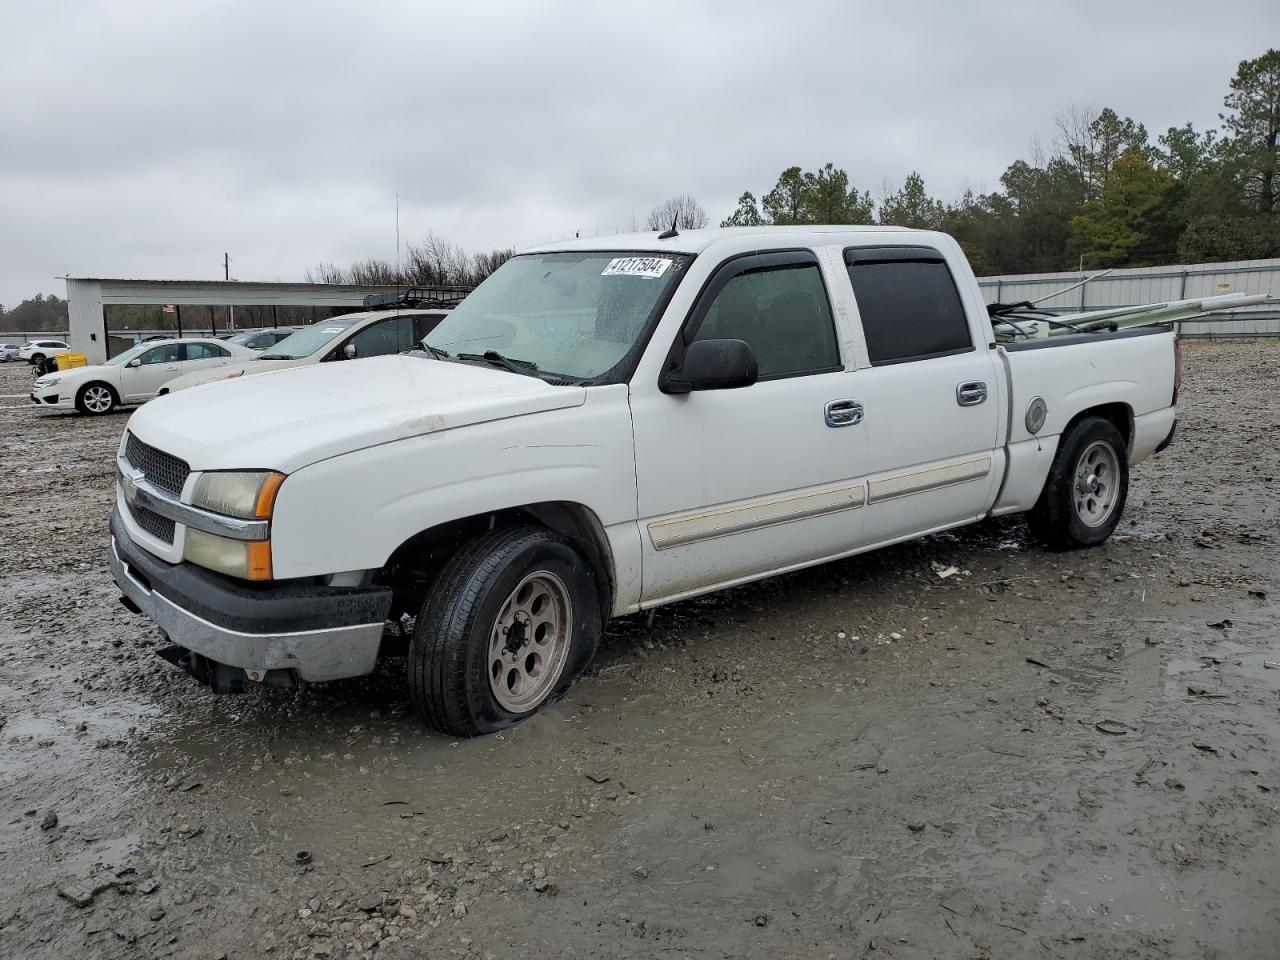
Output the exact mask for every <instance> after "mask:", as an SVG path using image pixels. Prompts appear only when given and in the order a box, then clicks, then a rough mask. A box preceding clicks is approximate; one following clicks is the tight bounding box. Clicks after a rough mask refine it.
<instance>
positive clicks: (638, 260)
mask: <svg viewBox="0 0 1280 960" xmlns="http://www.w3.org/2000/svg"><path fill="white" fill-rule="evenodd" d="M669 266H671V261H670V260H667V259H664V258H663V257H614V258H613V259H612V260H610V261H609V265H608V266H607V267H605V268H604V269H603V270H601V271H600V276H602V277H660V276H662V275H663V274H664V273H666V272H667V267H669Z"/></svg>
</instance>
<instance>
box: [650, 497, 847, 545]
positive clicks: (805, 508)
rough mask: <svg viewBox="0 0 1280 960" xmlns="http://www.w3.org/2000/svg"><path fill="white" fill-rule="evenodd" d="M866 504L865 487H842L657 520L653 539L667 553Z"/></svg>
mask: <svg viewBox="0 0 1280 960" xmlns="http://www.w3.org/2000/svg"><path fill="white" fill-rule="evenodd" d="M865 502H866V491H865V489H864V487H863V484H861V483H853V484H842V485H841V486H838V487H828V488H826V489H824V490H814V491H810V492H807V493H792V494H787V495H785V496H781V497H775V498H773V499H770V500H762V501H756V502H755V503H749V504H745V505H743V506H733V507H721V508H720V509H718V510H708V511H707V512H705V513H696V514H693V515H691V516H685V517H676V518H674V519H671V520H654V521H653V522H651V523H650V524H649V539H650V540H652V541H653V547H654V549H655V550H667V549H670V548H671V547H680V546H684V545H685V544H688V543H694V542H696V541H699V540H710V539H712V538H713V537H725V536H729V535H730V534H734V533H745V532H746V531H748V530H755V529H758V528H760V527H770V526H773V525H774V524H779V523H789V522H791V521H792V520H804V519H807V518H809V517H817V516H821V515H822V514H825V513H835V512H837V511H840V510H852V509H854V508H856V507H860V506H862V505H863V503H865Z"/></svg>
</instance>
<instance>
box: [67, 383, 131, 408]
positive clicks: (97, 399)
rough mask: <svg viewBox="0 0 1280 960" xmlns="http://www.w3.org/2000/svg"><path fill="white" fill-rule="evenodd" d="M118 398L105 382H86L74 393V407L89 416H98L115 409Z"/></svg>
mask: <svg viewBox="0 0 1280 960" xmlns="http://www.w3.org/2000/svg"><path fill="white" fill-rule="evenodd" d="M119 402H120V400H119V398H118V397H116V392H115V391H114V390H112V389H111V387H110V386H109V385H107V384H105V383H86V384H85V385H84V386H83V387H81V388H80V392H79V393H77V394H76V409H77V410H79V411H80V412H81V413H87V414H89V415H90V416H100V415H101V414H104V413H110V412H111V411H112V410H114V409H115V406H116V404H117V403H119Z"/></svg>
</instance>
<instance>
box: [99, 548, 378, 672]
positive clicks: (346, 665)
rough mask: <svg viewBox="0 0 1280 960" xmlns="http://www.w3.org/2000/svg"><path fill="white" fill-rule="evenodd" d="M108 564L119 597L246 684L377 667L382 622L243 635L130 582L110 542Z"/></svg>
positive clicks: (171, 636) (131, 578)
mask: <svg viewBox="0 0 1280 960" xmlns="http://www.w3.org/2000/svg"><path fill="white" fill-rule="evenodd" d="M107 563H108V566H109V567H110V569H111V576H112V577H113V578H115V582H116V585H117V586H118V587H119V588H120V592H121V593H123V594H124V595H125V596H126V597H128V598H129V600H130V601H131V602H132V603H133V604H134V605H135V606H137V608H138V609H139V610H140V611H141V612H142V613H143V614H144V615H146V616H147V617H149V618H150V619H151V620H152V621H154V622H155V624H156V625H157V626H158V627H160V629H161V630H163V631H164V632H165V633H166V634H168V635H169V639H170V640H172V641H173V642H174V643H176V644H179V645H180V646H183V647H186V648H187V649H188V650H192V651H194V652H195V653H198V654H200V655H201V656H204V657H207V658H209V659H210V660H214V661H216V662H218V663H223V664H228V665H230V666H233V667H240V668H242V669H243V670H244V671H245V673H246V674H247V675H248V677H249V679H250V680H262V679H263V678H264V677H265V676H266V672H267V671H268V670H293V671H296V672H297V675H298V676H299V677H301V678H302V679H303V680H307V681H311V682H319V681H323V680H338V679H341V678H343V677H358V676H363V675H364V674H366V673H369V672H370V671H372V670H373V668H374V665H375V663H376V662H377V659H378V648H379V646H380V645H381V643H382V628H383V622H382V621H381V620H380V621H378V622H377V623H364V624H357V625H354V626H343V627H333V628H328V629H321V630H301V631H298V632H274V633H243V632H240V631H238V630H232V629H229V628H227V627H222V626H218V625H217V624H215V623H210V622H209V621H208V620H205V619H204V618H202V617H199V616H196V615H195V614H194V613H192V612H190V611H189V610H185V609H183V608H182V607H180V606H178V605H177V604H176V603H174V602H173V601H172V600H170V599H168V598H167V597H164V596H162V595H161V594H160V593H159V592H158V591H156V590H154V589H152V588H151V587H150V586H149V585H148V584H146V583H144V582H143V581H142V580H141V579H139V578H138V577H136V576H134V573H133V572H132V570H131V569H130V566H129V564H128V563H127V562H126V561H125V560H124V559H122V558H121V556H120V551H119V550H118V549H117V547H116V538H115V537H114V536H113V537H112V538H111V549H110V552H109V554H108V557H107Z"/></svg>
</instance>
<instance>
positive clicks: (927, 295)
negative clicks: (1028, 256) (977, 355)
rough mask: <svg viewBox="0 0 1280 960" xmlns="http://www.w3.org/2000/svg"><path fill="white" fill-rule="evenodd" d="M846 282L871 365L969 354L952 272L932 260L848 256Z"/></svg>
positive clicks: (970, 343)
mask: <svg viewBox="0 0 1280 960" xmlns="http://www.w3.org/2000/svg"><path fill="white" fill-rule="evenodd" d="M846 256H847V258H853V257H857V258H858V262H854V263H850V264H849V279H850V281H852V283H853V295H854V298H855V299H856V300H857V301H858V313H859V314H860V315H861V317H862V332H863V334H864V335H865V336H866V339H867V353H868V354H869V355H870V359H871V363H872V364H873V365H876V364H882V363H897V362H900V361H903V360H917V359H921V358H924V357H933V356H938V355H940V354H948V353H960V352H963V351H965V350H971V349H972V348H973V341H972V338H971V337H970V336H969V321H968V320H967V318H966V317H965V313H964V307H963V306H962V305H961V303H960V295H959V293H957V292H956V285H955V282H954V281H953V280H952V279H951V271H950V270H948V269H947V265H946V264H945V263H943V262H942V261H941V258H940V255H938V254H936V253H934V254H933V257H935V258H937V259H920V260H906V259H892V257H893V256H894V254H893V253H892V252H891V253H890V254H889V257H890V259H884V260H877V259H866V260H863V259H861V256H862V255H861V254H858V253H855V252H854V251H851V252H850V253H849V254H847V255H846Z"/></svg>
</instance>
